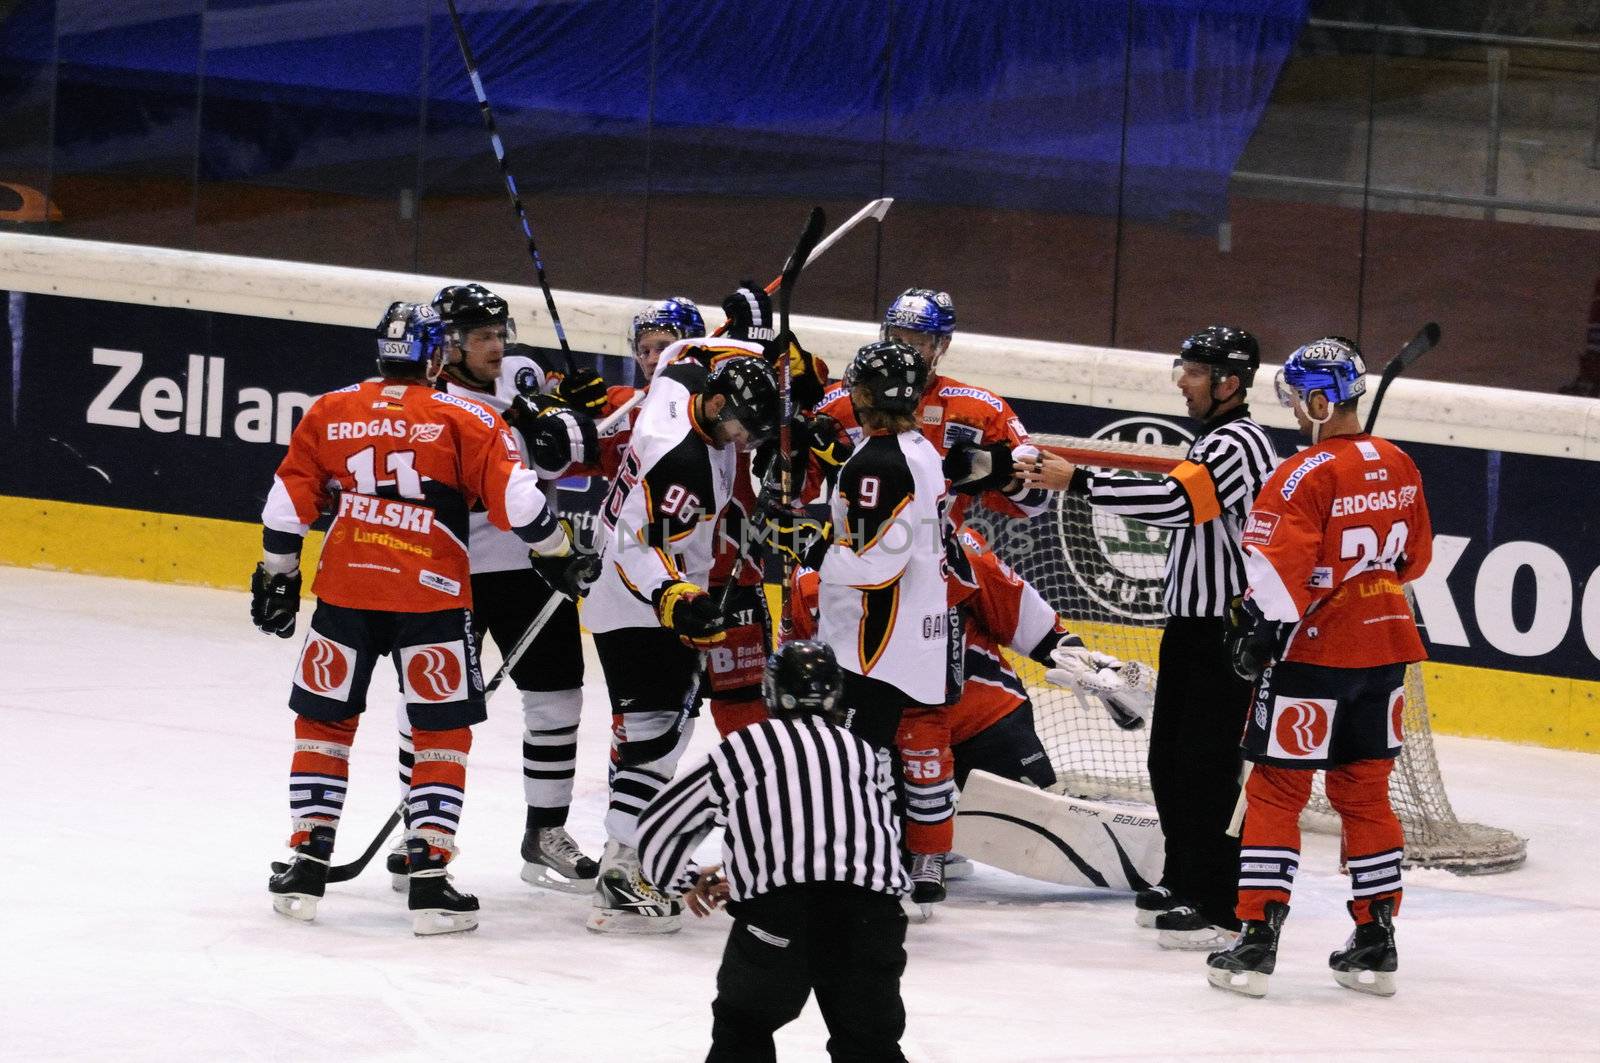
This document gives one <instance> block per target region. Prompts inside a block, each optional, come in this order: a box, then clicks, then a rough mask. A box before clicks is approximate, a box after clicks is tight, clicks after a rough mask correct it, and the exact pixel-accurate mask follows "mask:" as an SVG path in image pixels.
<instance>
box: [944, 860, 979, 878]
mask: <svg viewBox="0 0 1600 1063" xmlns="http://www.w3.org/2000/svg"><path fill="white" fill-rule="evenodd" d="M976 873H977V872H976V871H975V870H974V869H973V866H972V861H971V860H968V859H967V858H966V857H964V856H951V857H947V858H946V859H945V862H944V880H945V881H946V882H953V881H955V880H956V879H962V878H971V877H972V876H973V875H974V874H976Z"/></svg>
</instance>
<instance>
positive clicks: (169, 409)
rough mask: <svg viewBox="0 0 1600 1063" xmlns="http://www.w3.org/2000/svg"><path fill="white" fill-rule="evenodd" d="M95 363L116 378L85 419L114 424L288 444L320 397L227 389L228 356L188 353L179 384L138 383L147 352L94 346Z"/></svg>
mask: <svg viewBox="0 0 1600 1063" xmlns="http://www.w3.org/2000/svg"><path fill="white" fill-rule="evenodd" d="M93 359H94V364H95V365H104V366H111V367H112V368H113V369H114V370H115V372H113V374H112V376H111V379H110V380H108V381H106V383H105V385H104V386H103V387H102V388H101V389H100V391H99V392H98V393H97V394H96V395H95V397H94V398H93V399H91V400H90V401H89V408H88V410H86V411H85V412H84V420H85V421H87V422H88V423H90V424H99V425H106V426H108V427H111V428H148V429H150V430H151V431H153V432H180V431H181V432H183V433H184V434H185V435H191V436H206V437H208V438H211V439H220V438H221V437H222V435H223V427H224V425H227V426H228V427H229V428H231V429H232V435H234V436H235V437H237V438H239V439H242V440H244V441H245V442H246V443H277V444H279V445H287V444H288V442H289V434H290V433H291V432H292V431H293V430H294V423H295V420H296V418H297V417H299V415H300V414H303V413H305V411H306V408H307V407H309V406H310V405H311V402H312V399H313V398H314V397H315V396H312V395H307V394H305V393H304V392H301V391H281V392H278V393H276V394H274V393H273V392H270V391H268V390H267V389H266V388H239V389H238V391H237V392H235V393H234V394H233V395H232V396H231V397H230V396H229V394H228V391H227V388H226V371H227V360H226V359H224V358H219V357H217V356H216V355H212V356H210V357H206V356H204V355H199V354H191V355H189V365H188V372H187V373H186V374H185V375H184V379H183V380H182V381H181V382H180V381H178V380H175V379H173V378H172V377H164V376H152V377H149V378H147V379H146V380H145V381H144V383H142V384H136V383H135V381H136V380H137V378H138V376H139V373H140V370H142V369H143V368H144V352H142V351H119V350H113V349H111V348H109V347H96V348H94V353H93Z"/></svg>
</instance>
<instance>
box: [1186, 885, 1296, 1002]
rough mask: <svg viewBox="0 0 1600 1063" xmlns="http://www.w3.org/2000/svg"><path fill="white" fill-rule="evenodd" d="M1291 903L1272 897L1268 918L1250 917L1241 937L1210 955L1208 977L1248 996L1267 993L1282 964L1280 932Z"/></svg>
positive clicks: (1267, 913) (1218, 983) (1219, 985)
mask: <svg viewBox="0 0 1600 1063" xmlns="http://www.w3.org/2000/svg"><path fill="white" fill-rule="evenodd" d="M1288 915H1289V906H1288V905H1287V904H1283V903H1281V902H1279V901H1268V902H1267V907H1266V916H1267V917H1266V918H1265V919H1247V920H1245V924H1244V929H1243V930H1241V931H1240V932H1239V937H1238V940H1236V941H1235V942H1234V943H1233V945H1232V946H1230V947H1229V948H1226V949H1223V950H1222V951H1221V952H1213V953H1212V954H1211V955H1210V956H1207V957H1206V979H1207V980H1208V981H1209V982H1210V983H1211V984H1212V985H1214V986H1216V987H1217V988H1218V989H1226V990H1228V991H1229V992H1231V993H1242V994H1243V995H1245V996H1247V997H1264V996H1266V995H1267V977H1268V976H1269V975H1271V974H1272V972H1273V970H1274V969H1275V968H1276V967H1277V965H1278V932H1279V931H1280V930H1282V929H1283V921H1284V919H1285V918H1287V917H1288Z"/></svg>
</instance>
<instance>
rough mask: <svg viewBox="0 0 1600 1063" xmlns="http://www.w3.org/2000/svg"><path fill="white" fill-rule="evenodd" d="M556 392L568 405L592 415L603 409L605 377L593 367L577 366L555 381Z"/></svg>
mask: <svg viewBox="0 0 1600 1063" xmlns="http://www.w3.org/2000/svg"><path fill="white" fill-rule="evenodd" d="M556 394H557V395H559V396H560V397H561V400H562V401H563V402H565V403H566V404H567V405H568V406H571V407H572V408H573V409H575V410H582V411H583V412H584V413H586V414H588V415H589V416H590V417H594V416H596V415H597V414H599V412H600V411H601V410H603V409H605V405H606V382H605V378H604V377H602V376H601V375H600V374H599V373H596V372H595V371H594V370H593V369H588V368H585V367H583V366H579V367H577V368H576V369H574V370H573V371H572V372H570V373H568V374H567V375H565V376H563V377H562V378H561V379H560V380H559V381H557V382H556Z"/></svg>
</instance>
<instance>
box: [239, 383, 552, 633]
mask: <svg viewBox="0 0 1600 1063" xmlns="http://www.w3.org/2000/svg"><path fill="white" fill-rule="evenodd" d="M521 460H522V453H521V450H520V448H519V447H518V445H517V441H516V439H515V438H514V437H513V435H512V434H511V431H510V430H509V429H508V428H507V427H506V425H505V422H504V421H502V420H501V419H500V417H499V415H498V414H496V413H495V412H494V411H493V410H491V409H488V408H487V407H485V406H484V405H483V404H481V403H478V402H474V401H472V400H470V399H465V398H461V397H459V396H455V395H449V394H446V393H444V392H441V391H436V390H435V389H434V388H433V387H431V386H429V385H426V384H420V383H409V382H399V381H384V380H369V381H365V382H363V383H360V384H352V385H351V386H349V387H347V388H341V389H340V390H338V391H333V392H329V393H328V394H326V395H323V396H322V397H320V398H319V399H317V401H316V402H314V403H312V404H311V408H310V409H309V410H307V411H306V414H305V416H304V417H303V418H301V420H300V423H299V424H298V425H296V426H295V430H294V434H293V435H292V436H291V437H290V440H289V451H288V453H287V454H285V455H284V458H283V462H282V463H281V464H280V465H279V466H278V472H277V476H276V478H275V479H274V481H273V485H272V490H271V492H270V493H269V495H268V496H267V502H266V506H265V508H264V509H263V511H262V515H261V517H262V523H263V524H264V525H265V526H266V529H267V531H266V540H267V544H268V546H267V548H268V550H269V551H273V552H278V551H277V550H276V549H275V543H274V538H275V537H276V540H277V544H281V545H287V546H290V547H291V548H292V549H293V550H298V548H299V541H298V540H299V537H301V536H303V535H305V533H306V530H307V528H308V527H309V526H310V525H311V523H312V522H313V521H315V520H316V519H317V518H318V516H319V515H320V514H322V513H324V512H331V513H332V514H333V523H332V525H331V526H330V527H329V529H328V535H327V540H326V542H325V543H324V545H323V549H322V560H321V562H320V563H319V564H318V566H317V576H316V582H315V584H314V586H313V590H314V591H315V593H316V595H317V597H319V598H321V599H322V600H323V601H325V602H329V603H331V604H333V605H342V606H348V607H350V608H354V609H380V610H386V611H392V612H432V611H434V610H439V609H453V608H461V607H463V606H470V605H471V603H472V588H471V582H470V580H469V578H468V558H467V514H468V512H469V511H470V510H471V509H473V508H474V507H481V508H483V509H486V510H487V511H488V514H489V519H490V521H491V522H492V523H493V524H494V525H495V526H496V527H499V528H503V529H508V530H509V529H514V528H519V527H527V526H529V525H531V524H533V523H534V522H535V521H537V520H538V519H539V518H540V517H541V516H542V515H543V514H544V510H545V499H544V495H543V494H542V493H541V492H540V490H539V483H538V477H537V476H536V475H535V474H534V473H532V472H530V471H529V470H527V469H525V468H523V467H522V465H521ZM284 552H288V551H284Z"/></svg>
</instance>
